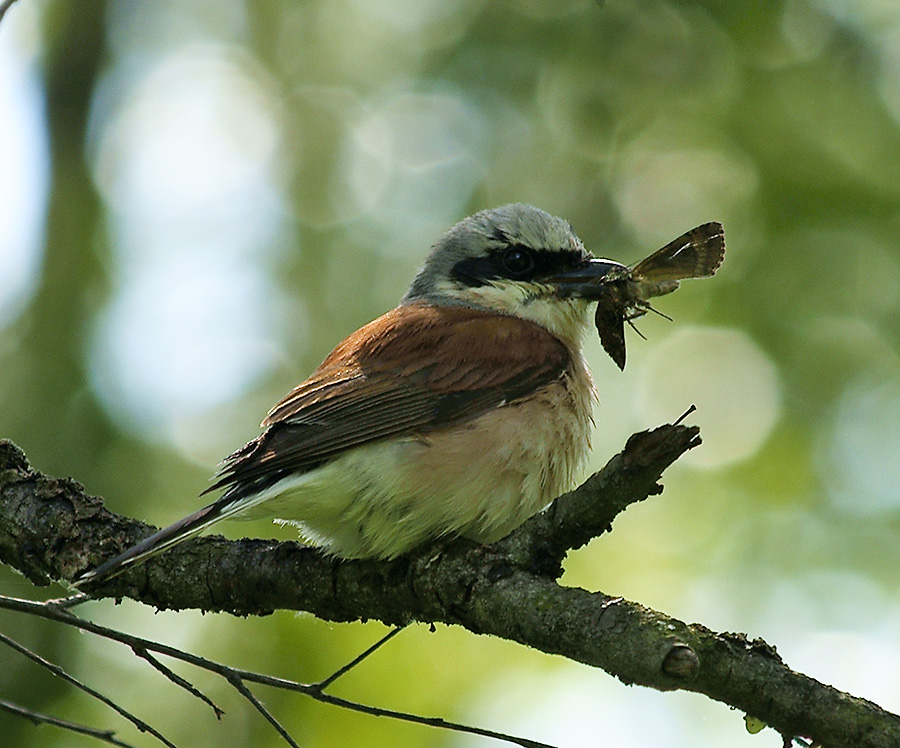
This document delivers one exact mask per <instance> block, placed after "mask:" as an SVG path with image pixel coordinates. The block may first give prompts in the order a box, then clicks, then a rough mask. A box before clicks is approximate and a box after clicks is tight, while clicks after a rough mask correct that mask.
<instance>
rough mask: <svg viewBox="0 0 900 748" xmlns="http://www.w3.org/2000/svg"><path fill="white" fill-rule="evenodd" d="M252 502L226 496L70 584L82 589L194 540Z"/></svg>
mask: <svg viewBox="0 0 900 748" xmlns="http://www.w3.org/2000/svg"><path fill="white" fill-rule="evenodd" d="M251 503H253V502H248V501H247V499H246V497H245V498H235V497H234V496H229V495H228V494H226V495H224V496H222V497H221V498H219V499H217V500H216V501H214V502H213V503H212V504H209V505H207V506H205V507H203V508H202V509H198V510H197V511H196V512H194V513H193V514H189V515H188V516H187V517H185V518H184V519H180V520H178V522H176V523H174V524H172V525H169V526H168V527H166V528H164V529H162V530H160V531H159V532H156V533H154V534H153V535H151V536H150V537H149V538H145V539H144V540H142V541H141V542H140V543H138V544H136V545H133V546H131V548H129V549H128V550H126V551H124V552H122V553H120V554H119V555H118V556H116V557H115V558H111V559H110V560H109V561H106V562H104V563H102V564H100V566H98V567H97V568H96V569H91V570H90V571H88V572H85V573H84V574H82V575H81V576H80V577H78V579H76V580H75V581H74V582H73V585H74V586H75V587H81V586H82V585H84V584H87V583H88V582H96V581H98V580H100V579H110V578H111V577H114V576H116V575H117V574H119V573H121V572H122V571H124V570H125V569H126V568H128V567H129V566H131V565H133V564H136V563H140V562H141V561H145V560H146V559H148V558H150V556H155V555H156V554H157V553H161V552H162V551H164V550H166V549H167V548H171V547H172V546H173V545H177V544H178V543H181V542H182V541H184V540H187V539H188V538H192V537H194V535H197V534H198V533H200V532H202V531H203V530H205V529H206V528H207V527H209V526H210V525H212V524H214V523H216V522H219V521H220V520H223V519H225V518H227V517H231V516H233V515H235V514H237V513H239V512H241V511H243V510H244V509H246V508H247V506H248V504H251Z"/></svg>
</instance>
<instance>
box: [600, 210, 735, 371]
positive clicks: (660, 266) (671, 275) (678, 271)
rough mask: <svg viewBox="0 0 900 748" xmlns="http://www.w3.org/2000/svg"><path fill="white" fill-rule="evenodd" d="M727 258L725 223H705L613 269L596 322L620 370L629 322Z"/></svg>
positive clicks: (709, 271)
mask: <svg viewBox="0 0 900 748" xmlns="http://www.w3.org/2000/svg"><path fill="white" fill-rule="evenodd" d="M723 259H725V232H724V230H723V228H722V224H721V223H715V222H712V223H704V224H703V225H702V226H697V228H695V229H691V230H690V231H688V232H687V233H686V234H682V235H681V236H679V237H678V238H677V239H675V240H674V241H672V242H669V243H668V244H667V245H666V246H665V247H663V248H662V249H659V250H657V251H656V252H654V253H653V254H652V255H650V256H649V257H647V258H646V259H643V260H641V261H640V262H638V263H636V264H635V265H630V266H628V267H623V268H622V269H621V270H616V271H614V272H612V273H609V274H608V275H607V276H606V277H605V278H604V279H603V280H602V284H603V285H604V286H605V289H604V291H605V292H604V293H603V294H601V296H600V300H599V301H598V303H597V311H596V313H595V314H594V324H595V325H596V327H597V333H598V334H599V335H600V343H601V345H602V346H603V349H604V350H605V351H606V352H607V353H608V354H609V355H610V358H612V360H613V361H615V362H616V365H617V366H618V367H619V368H620V369H624V368H625V323H626V322H628V323H629V324H631V323H632V320H634V319H637V318H638V317H640V316H642V315H644V314H646V313H647V312H656V310H655V309H654V308H653V307H652V306H651V305H650V299H652V298H653V297H654V296H663V295H665V294H667V293H672V291H674V290H675V289H676V288H678V286H679V285H680V283H681V281H682V280H685V279H687V278H708V277H710V276H711V275H714V274H715V272H716V270H718V269H719V266H720V265H721V264H722V260H723ZM657 314H661V312H657ZM663 316H665V315H663ZM632 327H633V325H632ZM635 329H636V328H635ZM638 334H640V333H638Z"/></svg>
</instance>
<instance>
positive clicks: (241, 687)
mask: <svg viewBox="0 0 900 748" xmlns="http://www.w3.org/2000/svg"><path fill="white" fill-rule="evenodd" d="M221 667H222V668H224V669H225V670H223V671H222V672H220V673H219V674H220V675H222V676H223V677H224V678H225V680H227V681H228V682H229V683H230V684H231V685H232V686H234V688H235V690H237V692H238V693H239V694H240V695H241V696H243V697H244V698H245V699H247V701H249V702H250V703H251V704H252V705H253V708H254V709H256V711H258V712H259V713H260V714H261V715H262V716H263V718H264V719H265V720H266V721H267V722H268V723H269V724H270V725H272V727H274V728H275V732H277V733H278V734H279V735H281V737H282V738H284V740H285V742H286V743H287V744H288V745H289V746H291V748H300V746H299V745H298V744H297V742H296V741H295V740H294V739H293V738H292V737H291V735H290V733H289V732H288V731H287V730H286V729H285V728H284V726H283V725H282V724H281V722H279V721H278V720H277V719H275V715H273V714H272V712H270V711H269V710H268V709H266V707H265V705H264V704H263V703H262V702H261V701H260V700H259V699H257V698H256V696H254V695H253V692H252V691H251V690H250V689H249V688H247V684H246V683H244V679H243V678H242V677H241V675H240V674H239V672H238V671H237V670H232V669H231V668H229V667H228V666H227V665H222V666H221Z"/></svg>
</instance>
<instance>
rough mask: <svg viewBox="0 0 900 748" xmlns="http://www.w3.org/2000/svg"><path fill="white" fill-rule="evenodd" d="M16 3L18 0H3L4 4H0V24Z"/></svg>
mask: <svg viewBox="0 0 900 748" xmlns="http://www.w3.org/2000/svg"><path fill="white" fill-rule="evenodd" d="M15 2H16V0H3V2H2V3H0V23H3V16H5V15H6V11H8V10H9V9H10V8H11V7H12V6H13V3H15Z"/></svg>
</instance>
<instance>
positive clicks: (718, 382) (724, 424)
mask: <svg viewBox="0 0 900 748" xmlns="http://www.w3.org/2000/svg"><path fill="white" fill-rule="evenodd" d="M779 392H780V388H779V382H778V374H777V371H776V369H775V366H774V364H773V363H772V361H771V360H770V359H769V357H768V356H766V354H765V353H764V352H763V351H762V350H760V348H759V347H758V346H757V345H756V344H755V343H754V342H753V341H752V340H750V338H748V337H747V336H746V335H745V334H744V333H743V332H740V331H739V330H729V329H722V328H709V327H684V328H682V329H681V330H679V331H678V332H676V333H674V334H673V335H671V336H670V337H668V338H667V339H666V340H665V341H663V342H662V343H661V344H659V345H658V346H656V347H655V348H654V349H653V350H652V351H651V352H650V353H649V354H648V355H647V357H646V358H645V359H644V360H643V362H642V363H641V370H640V373H639V384H638V403H639V407H640V408H641V410H642V411H643V413H644V416H645V418H646V420H647V421H649V422H652V423H662V422H665V421H672V420H673V419H675V418H677V417H678V416H679V415H680V414H681V413H682V412H683V411H684V410H685V409H686V408H687V407H688V406H689V405H691V403H693V404H695V405H696V406H697V412H696V413H694V414H692V415H691V418H690V420H691V422H692V423H697V424H699V425H700V428H701V432H702V434H703V446H702V447H701V448H700V449H695V450H693V451H692V452H691V453H690V454H689V455H688V456H687V458H686V460H687V461H689V462H690V463H691V464H694V465H698V466H702V467H714V466H719V465H723V464H727V463H732V462H737V461H739V460H745V459H747V458H748V457H751V456H752V455H753V454H754V453H755V452H756V451H757V450H758V449H759V448H760V447H761V446H762V444H763V442H764V441H765V439H766V437H767V436H768V435H769V432H770V431H771V430H772V428H773V427H774V425H775V423H776V421H777V420H778V416H779V414H780V412H781V403H780V394H779Z"/></svg>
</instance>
